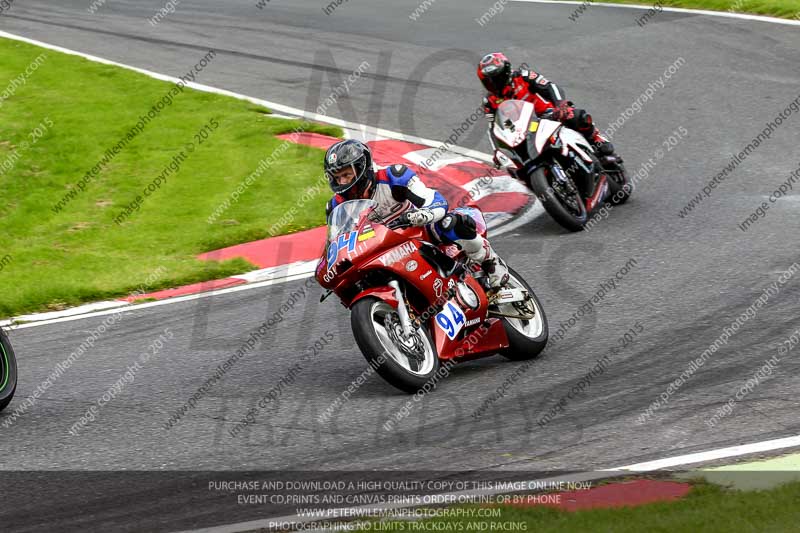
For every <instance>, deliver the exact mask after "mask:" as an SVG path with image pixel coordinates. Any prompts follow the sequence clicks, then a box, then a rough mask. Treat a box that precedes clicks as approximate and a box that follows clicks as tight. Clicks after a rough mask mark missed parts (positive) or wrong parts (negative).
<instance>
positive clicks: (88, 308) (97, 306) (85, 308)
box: [14, 300, 130, 322]
mask: <svg viewBox="0 0 800 533" xmlns="http://www.w3.org/2000/svg"><path fill="white" fill-rule="evenodd" d="M126 305H130V304H129V303H128V302H126V301H123V300H110V301H107V302H94V303H90V304H85V305H79V306H78V307H71V308H69V309H64V310H61V311H50V312H47V313H35V314H30V315H21V316H17V317H14V320H17V321H20V322H30V321H33V320H50V319H53V318H63V317H68V316H75V315H83V314H86V313H93V312H95V311H104V310H106V309H112V308H116V307H124V306H126Z"/></svg>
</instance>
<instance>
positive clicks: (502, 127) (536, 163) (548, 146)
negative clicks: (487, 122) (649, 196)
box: [489, 100, 632, 231]
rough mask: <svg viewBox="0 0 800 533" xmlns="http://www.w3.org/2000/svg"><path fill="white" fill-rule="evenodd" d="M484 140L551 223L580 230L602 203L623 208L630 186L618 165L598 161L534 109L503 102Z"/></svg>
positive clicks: (579, 139)
mask: <svg viewBox="0 0 800 533" xmlns="http://www.w3.org/2000/svg"><path fill="white" fill-rule="evenodd" d="M489 138H490V140H491V141H492V146H493V147H494V149H495V156H496V158H497V160H498V161H499V163H500V165H501V166H502V167H503V168H505V170H507V171H508V172H509V174H511V175H512V176H514V177H515V178H517V179H519V180H521V181H522V182H524V183H526V184H527V185H528V186H529V187H530V188H531V190H533V192H534V193H535V194H536V196H537V197H538V198H539V200H541V202H542V206H543V207H544V208H545V210H546V211H547V212H548V213H549V214H550V216H552V217H553V218H554V219H555V221H556V222H558V223H559V224H561V225H562V226H563V227H564V228H566V229H568V230H570V231H580V230H581V229H583V227H584V226H585V225H586V223H587V222H588V220H589V218H590V217H591V216H592V215H593V214H594V212H595V210H597V209H598V208H599V207H600V206H602V205H603V204H604V203H605V202H610V203H612V204H623V203H625V202H626V201H627V200H628V198H629V197H630V194H631V189H632V187H631V184H630V182H629V180H628V176H627V174H626V172H625V167H624V165H623V164H622V161H621V160H618V159H616V158H613V157H610V158H605V159H604V160H603V161H601V159H600V156H598V154H597V153H596V152H595V150H594V148H593V147H592V146H591V144H589V142H587V141H586V139H585V138H584V137H583V135H581V134H580V133H578V132H577V131H574V130H571V129H569V128H567V127H566V126H564V125H563V124H562V123H561V122H557V121H555V120H548V119H547V118H540V117H538V116H537V115H536V111H535V110H534V107H533V104H532V103H530V102H525V101H522V100H507V101H505V102H503V103H502V104H500V107H499V108H498V109H497V113H496V114H495V120H494V127H493V128H492V130H491V131H490V132H489Z"/></svg>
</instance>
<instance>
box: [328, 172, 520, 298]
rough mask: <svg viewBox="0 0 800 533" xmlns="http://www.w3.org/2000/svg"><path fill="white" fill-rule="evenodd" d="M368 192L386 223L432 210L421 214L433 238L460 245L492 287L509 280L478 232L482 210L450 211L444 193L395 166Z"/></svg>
mask: <svg viewBox="0 0 800 533" xmlns="http://www.w3.org/2000/svg"><path fill="white" fill-rule="evenodd" d="M367 194H368V195H369V197H370V198H371V199H372V200H375V202H376V203H377V206H376V208H375V213H376V214H377V215H378V216H379V217H380V218H381V219H382V220H383V222H391V221H392V220H394V219H396V218H398V217H399V216H401V215H403V213H406V212H409V215H408V216H409V217H413V215H414V210H415V209H416V210H418V211H428V212H429V213H430V215H428V214H427V213H426V214H425V216H424V217H420V218H421V219H423V220H424V221H425V222H424V223H423V224H420V225H426V227H427V228H428V233H429V234H430V235H431V236H432V238H433V239H435V240H438V241H439V242H443V243H453V244H456V245H458V246H459V247H460V248H461V249H462V250H464V253H465V254H466V255H467V257H468V258H469V259H470V260H471V261H474V262H476V263H478V264H480V265H481V266H482V267H483V268H484V270H485V271H486V272H487V274H488V275H489V284H490V285H491V286H492V287H500V286H501V285H503V284H504V283H505V282H506V281H507V280H508V269H507V268H506V266H505V263H504V262H503V261H502V260H501V259H500V258H499V257H498V256H497V254H496V253H495V252H494V250H493V249H492V247H491V245H490V244H489V241H488V240H487V239H485V238H484V237H483V236H482V235H480V234H479V233H478V230H477V228H478V226H483V224H484V222H483V217H482V216H481V215H480V212H478V211H476V210H475V209H471V208H459V209H456V210H454V211H451V212H449V213H448V211H447V207H448V206H447V200H445V198H444V196H442V195H441V193H439V192H438V191H436V190H435V189H431V188H430V187H428V186H427V185H425V183H423V182H422V180H421V179H420V178H419V176H417V175H416V173H415V172H414V171H413V170H411V169H410V168H408V167H406V166H405V165H392V166H390V167H388V168H385V169H381V170H378V171H377V172H376V173H375V186H374V187H373V188H372V189H371V190H369V191H368V192H367ZM343 201H345V199H344V198H343V197H341V196H340V195H338V194H337V195H335V196H334V197H333V198H331V200H330V202H329V203H328V208H327V212H328V213H330V212H331V211H333V208H334V207H336V206H337V205H338V204H340V203H341V202H343ZM418 214H419V213H418ZM478 217H480V220H479V219H478Z"/></svg>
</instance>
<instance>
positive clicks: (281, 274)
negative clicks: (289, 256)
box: [231, 259, 319, 283]
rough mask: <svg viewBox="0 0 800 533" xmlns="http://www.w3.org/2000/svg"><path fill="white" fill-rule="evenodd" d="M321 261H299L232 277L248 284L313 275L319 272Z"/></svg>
mask: <svg viewBox="0 0 800 533" xmlns="http://www.w3.org/2000/svg"><path fill="white" fill-rule="evenodd" d="M318 262H319V259H312V260H311V261H297V262H294V263H289V264H288V265H280V266H275V267H269V268H262V269H260V270H253V271H252V272H246V273H244V274H237V275H235V276H231V277H232V278H236V279H243V280H245V281H246V282H248V283H257V282H261V281H267V280H277V279H280V278H285V277H289V276H296V275H298V274H313V273H314V272H316V270H317V263H318Z"/></svg>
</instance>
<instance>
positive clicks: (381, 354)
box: [350, 297, 439, 394]
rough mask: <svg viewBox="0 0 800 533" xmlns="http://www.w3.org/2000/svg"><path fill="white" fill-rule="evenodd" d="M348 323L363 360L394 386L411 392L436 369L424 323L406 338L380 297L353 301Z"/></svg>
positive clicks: (397, 318)
mask: <svg viewBox="0 0 800 533" xmlns="http://www.w3.org/2000/svg"><path fill="white" fill-rule="evenodd" d="M350 323H351V326H352V328H353V336H354V337H355V338H356V344H358V347H359V349H361V353H362V354H364V357H365V358H366V359H367V362H369V364H370V365H371V366H372V367H373V368H374V369H375V371H376V372H377V373H378V374H379V375H380V376H381V377H382V378H383V379H385V380H386V381H388V382H389V383H390V384H391V385H394V386H395V387H397V388H398V389H400V390H402V391H404V392H407V393H409V394H414V393H415V392H417V391H419V390H420V389H421V388H422V387H423V386H424V385H425V384H426V383H428V381H430V379H431V378H433V376H434V375H435V374H436V372H437V371H438V370H439V356H438V355H437V353H436V348H435V347H434V346H433V342H431V338H430V335H429V334H428V331H427V329H426V328H425V326H422V327H421V328H420V329H418V330H416V331H415V332H413V333H412V334H411V336H410V337H406V336H405V334H404V333H403V327H402V325H401V324H400V317H399V316H398V314H397V310H395V308H394V307H392V306H391V305H389V304H388V303H386V302H384V301H383V300H381V299H379V298H374V297H367V298H364V299H362V300H359V301H358V302H356V303H355V304H354V305H353V308H352V313H351V315H350Z"/></svg>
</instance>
